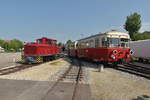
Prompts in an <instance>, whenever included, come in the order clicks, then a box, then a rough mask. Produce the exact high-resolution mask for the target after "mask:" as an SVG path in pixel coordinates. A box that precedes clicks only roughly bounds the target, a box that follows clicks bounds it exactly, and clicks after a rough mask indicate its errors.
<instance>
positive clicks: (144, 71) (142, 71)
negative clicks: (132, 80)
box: [117, 63, 150, 79]
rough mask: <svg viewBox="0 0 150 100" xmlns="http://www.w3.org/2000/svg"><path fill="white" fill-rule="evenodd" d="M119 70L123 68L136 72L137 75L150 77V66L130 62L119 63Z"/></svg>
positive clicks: (129, 71) (125, 70)
mask: <svg viewBox="0 0 150 100" xmlns="http://www.w3.org/2000/svg"><path fill="white" fill-rule="evenodd" d="M117 70H121V71H124V72H128V73H131V74H135V75H137V76H141V77H144V78H147V79H150V68H148V67H144V66H139V65H134V64H131V63H129V64H123V65H118V67H117Z"/></svg>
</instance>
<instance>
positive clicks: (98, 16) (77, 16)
mask: <svg viewBox="0 0 150 100" xmlns="http://www.w3.org/2000/svg"><path fill="white" fill-rule="evenodd" d="M149 5H150V0H0V38H1V39H6V40H9V39H14V38H16V39H20V40H22V41H26V42H27V41H34V40H35V39H36V38H39V37H43V36H45V37H51V38H55V39H57V40H58V41H61V42H65V41H66V40H68V39H71V40H77V39H80V38H81V37H86V36H89V35H92V34H96V33H98V32H105V31H109V30H111V29H118V30H121V31H124V30H123V29H122V25H123V24H124V23H125V20H126V16H128V15H130V14H131V13H134V12H138V13H140V14H141V16H142V28H141V30H140V31H145V30H149V31H150V6H149Z"/></svg>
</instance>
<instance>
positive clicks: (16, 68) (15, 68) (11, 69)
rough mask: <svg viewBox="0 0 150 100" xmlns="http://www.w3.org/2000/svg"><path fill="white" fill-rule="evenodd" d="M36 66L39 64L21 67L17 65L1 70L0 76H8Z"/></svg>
mask: <svg viewBox="0 0 150 100" xmlns="http://www.w3.org/2000/svg"><path fill="white" fill-rule="evenodd" d="M37 65H39V64H32V65H24V64H23V65H19V66H13V67H7V68H1V69H0V75H7V74H10V73H14V72H17V71H21V70H24V69H26V68H30V67H33V66H37Z"/></svg>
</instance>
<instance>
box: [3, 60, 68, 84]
mask: <svg viewBox="0 0 150 100" xmlns="http://www.w3.org/2000/svg"><path fill="white" fill-rule="evenodd" d="M68 66H69V62H67V61H66V60H64V59H58V60H54V61H50V62H47V63H44V64H41V65H38V66H34V67H31V68H27V69H25V70H21V71H18V72H15V73H11V74H8V75H2V76H0V78H3V79H17V80H39V81H47V80H50V77H51V76H52V75H54V74H55V73H57V72H58V71H60V70H63V69H65V68H66V67H68Z"/></svg>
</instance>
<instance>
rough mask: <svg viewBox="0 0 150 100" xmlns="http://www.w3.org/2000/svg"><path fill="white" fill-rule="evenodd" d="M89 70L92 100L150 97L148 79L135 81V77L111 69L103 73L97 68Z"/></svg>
mask: <svg viewBox="0 0 150 100" xmlns="http://www.w3.org/2000/svg"><path fill="white" fill-rule="evenodd" d="M86 65H87V64H86ZM87 68H88V70H89V74H90V75H89V76H90V77H89V79H90V86H91V91H92V100H143V99H139V98H142V97H144V96H145V97H149V96H150V81H149V80H147V79H143V78H140V77H139V79H138V77H135V79H133V75H130V74H123V72H120V71H117V70H115V69H111V68H106V69H104V71H103V72H99V71H98V69H97V68H96V67H95V68H92V66H90V67H89V66H87ZM130 76H131V77H130ZM146 100H147V99H146Z"/></svg>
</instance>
